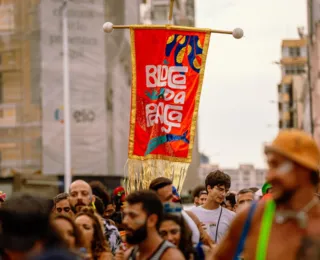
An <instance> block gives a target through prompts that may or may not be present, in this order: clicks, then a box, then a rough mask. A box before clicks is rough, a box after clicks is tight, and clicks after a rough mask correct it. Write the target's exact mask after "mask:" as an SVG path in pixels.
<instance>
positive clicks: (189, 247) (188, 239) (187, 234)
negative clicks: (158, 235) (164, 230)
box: [160, 213, 195, 259]
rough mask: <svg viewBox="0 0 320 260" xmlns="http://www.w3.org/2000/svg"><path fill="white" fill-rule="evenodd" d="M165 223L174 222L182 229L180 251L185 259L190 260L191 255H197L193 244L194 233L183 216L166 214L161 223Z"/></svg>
mask: <svg viewBox="0 0 320 260" xmlns="http://www.w3.org/2000/svg"><path fill="white" fill-rule="evenodd" d="M164 221H173V222H174V223H176V224H177V225H179V227H180V229H181V231H180V232H181V235H180V242H179V245H178V249H179V250H180V251H181V252H182V253H183V255H184V257H185V259H190V255H194V254H195V250H194V248H193V244H192V231H191V230H190V228H189V226H188V225H187V223H186V222H185V220H184V219H183V216H182V215H181V214H172V213H165V214H164V216H163V219H162V221H161V223H163V222H164ZM160 226H161V224H160Z"/></svg>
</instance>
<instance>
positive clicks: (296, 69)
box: [285, 65, 305, 75]
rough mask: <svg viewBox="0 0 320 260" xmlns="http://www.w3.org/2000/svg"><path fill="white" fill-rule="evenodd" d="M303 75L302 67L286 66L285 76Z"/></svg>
mask: <svg viewBox="0 0 320 260" xmlns="http://www.w3.org/2000/svg"><path fill="white" fill-rule="evenodd" d="M302 73H305V69H304V65H286V66H285V74H286V75H295V74H302Z"/></svg>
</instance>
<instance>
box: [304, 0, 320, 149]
mask: <svg viewBox="0 0 320 260" xmlns="http://www.w3.org/2000/svg"><path fill="white" fill-rule="evenodd" d="M307 7H308V8H307V10H308V50H309V65H310V70H309V84H310V85H309V87H308V89H306V90H305V92H307V93H308V96H306V98H305V100H304V109H305V114H304V115H305V119H304V121H305V124H304V129H305V130H306V131H308V132H310V133H312V134H313V136H314V138H315V140H316V142H317V144H318V146H319V147H320V73H319V72H320V60H319V57H320V56H319V55H320V53H319V48H320V24H319V22H320V0H308V1H307ZM310 93H311V94H310ZM310 96H311V97H310Z"/></svg>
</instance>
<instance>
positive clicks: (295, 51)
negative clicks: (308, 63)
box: [289, 47, 301, 57]
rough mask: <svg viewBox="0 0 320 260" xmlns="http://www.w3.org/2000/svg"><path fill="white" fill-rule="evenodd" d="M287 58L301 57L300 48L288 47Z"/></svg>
mask: <svg viewBox="0 0 320 260" xmlns="http://www.w3.org/2000/svg"><path fill="white" fill-rule="evenodd" d="M289 56H290V57H300V56H301V51H300V47H290V48H289Z"/></svg>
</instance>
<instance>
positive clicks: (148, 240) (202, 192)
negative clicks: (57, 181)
mask: <svg viewBox="0 0 320 260" xmlns="http://www.w3.org/2000/svg"><path fill="white" fill-rule="evenodd" d="M265 154H266V159H267V165H268V172H267V176H266V183H265V185H263V187H261V188H260V189H259V188H258V187H248V188H245V189H242V190H240V191H237V192H234V191H230V187H231V179H230V176H229V175H228V174H227V173H226V172H223V171H221V170H216V171H214V172H211V173H209V174H208V175H207V177H206V179H205V183H204V184H203V185H201V186H198V187H196V188H195V189H194V191H193V203H194V205H193V206H192V207H190V208H188V209H185V208H184V206H183V205H182V203H181V198H180V195H179V193H178V192H177V190H176V188H175V187H174V186H173V183H172V181H171V180H170V179H168V178H166V177H158V178H156V179H154V180H152V182H151V183H150V186H149V189H148V190H140V191H136V192H132V193H130V194H126V191H125V189H124V188H123V187H118V188H116V189H115V190H114V191H113V192H112V194H111V196H110V194H109V193H108V191H107V189H106V187H105V186H104V185H103V184H102V183H101V182H98V181H94V182H91V183H87V182H85V181H84V180H75V181H74V182H73V183H72V184H71V185H70V187H69V192H68V193H61V194H58V195H57V196H56V197H55V198H53V199H44V198H40V197H38V196H33V195H29V194H16V195H14V196H13V197H11V198H9V199H6V196H5V194H3V193H1V194H0V201H1V203H2V204H1V208H0V223H1V226H0V249H1V259H10V260H16V259H17V260H18V259H19V260H20V259H35V260H37V259H39V260H40V259H87V260H104V259H106V260H111V259H115V260H127V259H128V260H144V259H150V260H156V259H162V260H166V259H168V260H169V259H170V260H171V259H175V260H180V259H187V260H193V259H200V260H201V259H216V260H227V259H245V260H246V259H259V260H260V259H261V260H266V259H311V260H313V259H320V224H319V223H320V222H319V221H320V204H319V198H318V194H317V190H318V184H319V165H320V152H319V149H318V147H317V145H316V143H315V142H314V140H313V139H312V138H311V137H310V136H308V135H307V134H306V133H304V132H302V131H299V130H284V131H281V132H280V133H279V135H278V136H277V137H276V139H275V140H274V141H273V142H272V144H270V145H268V146H266V148H265Z"/></svg>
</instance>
